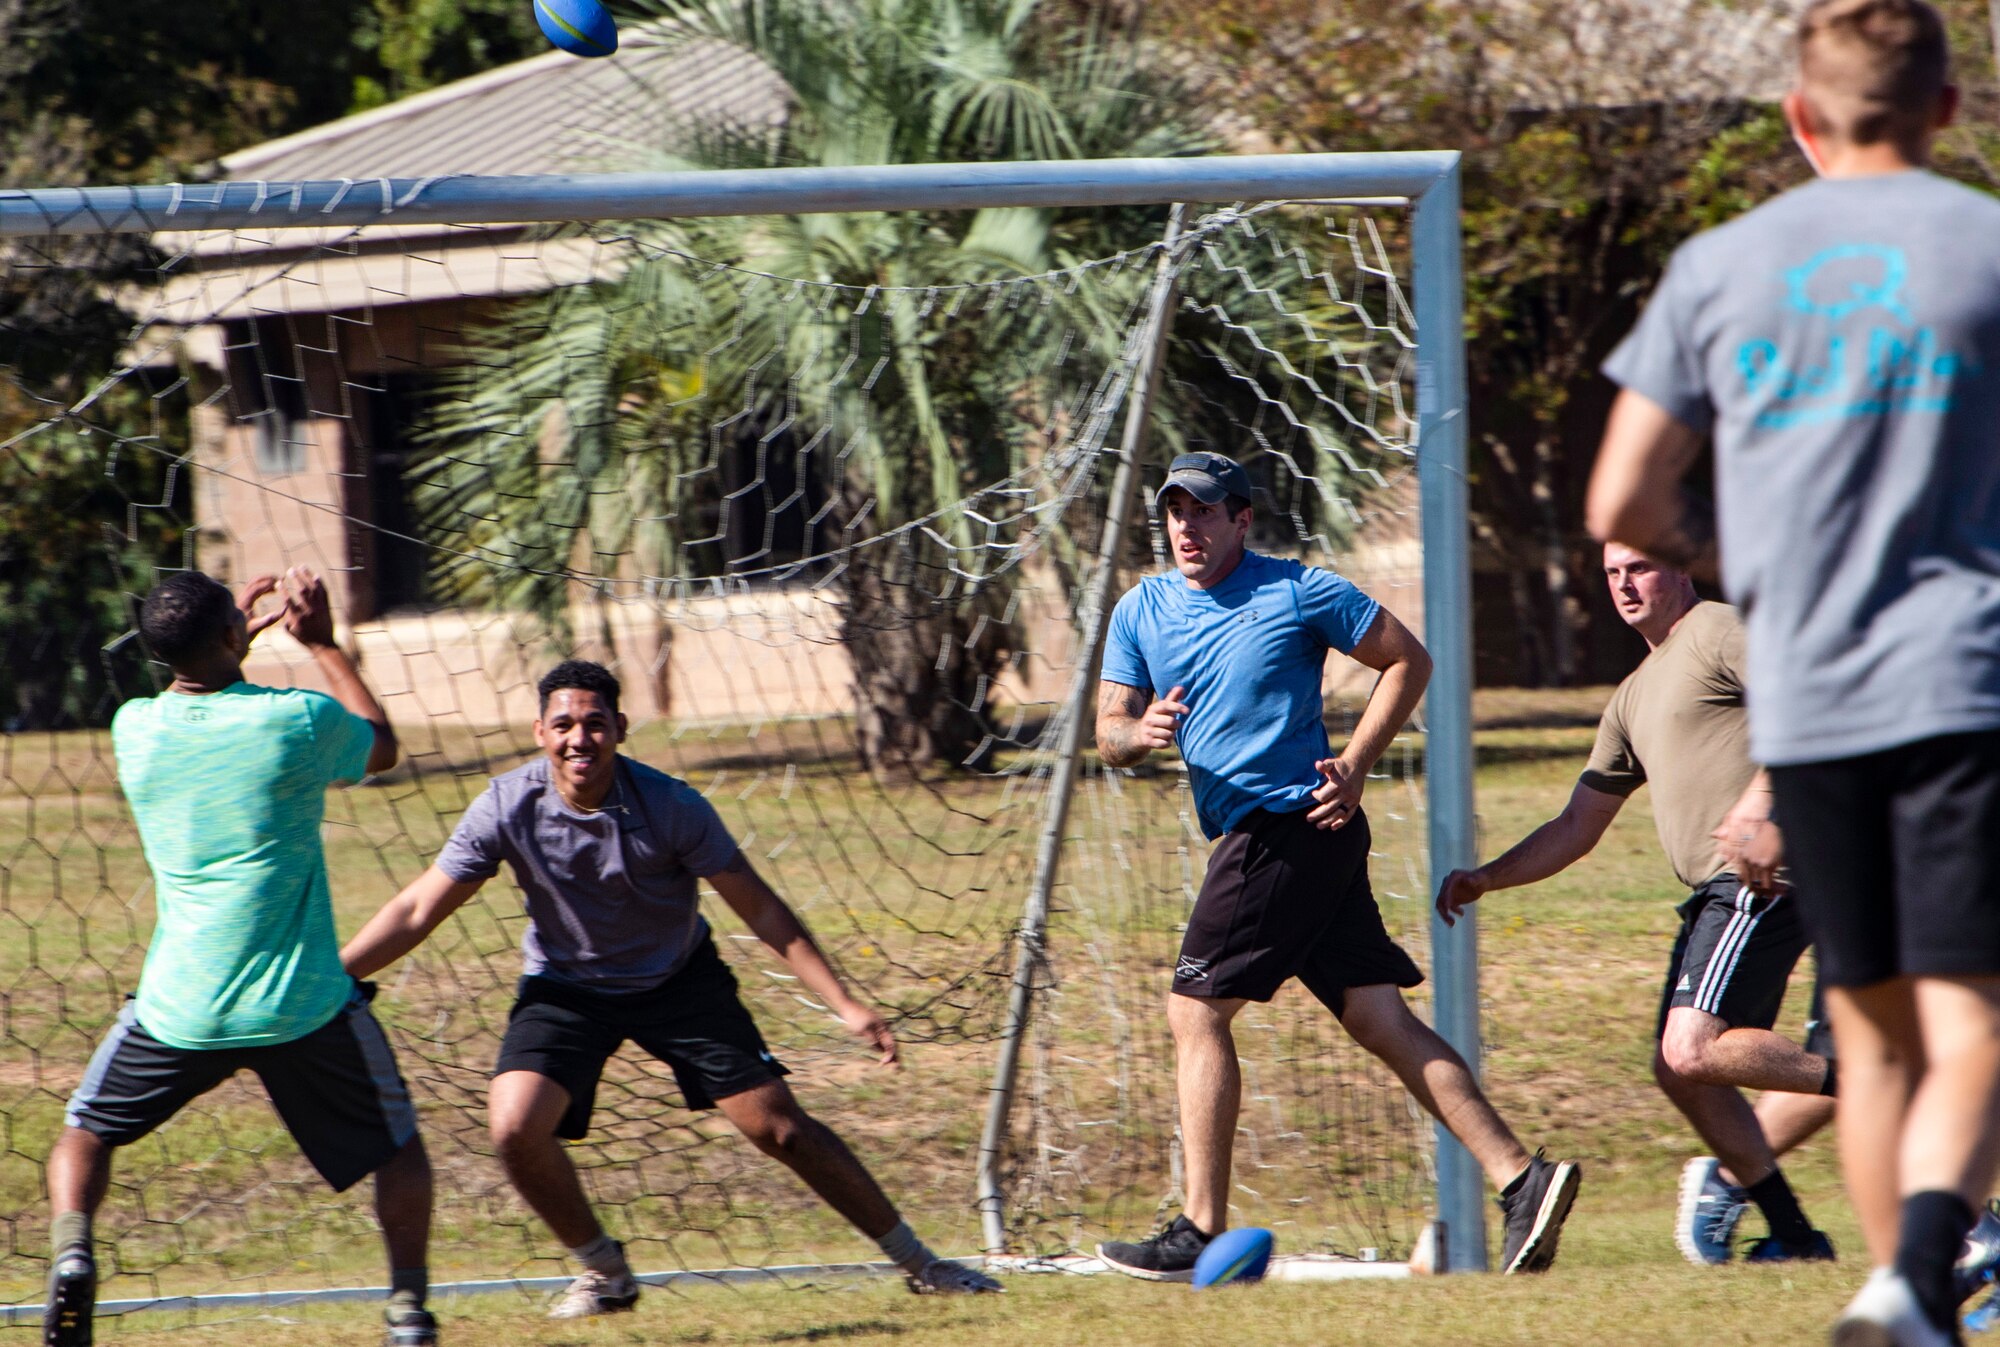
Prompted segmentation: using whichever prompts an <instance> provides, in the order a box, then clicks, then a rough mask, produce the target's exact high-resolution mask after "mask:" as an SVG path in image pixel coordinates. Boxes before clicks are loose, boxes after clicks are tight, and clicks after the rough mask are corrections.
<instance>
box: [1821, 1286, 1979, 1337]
mask: <svg viewBox="0 0 2000 1347" xmlns="http://www.w3.org/2000/svg"><path fill="white" fill-rule="evenodd" d="M1832 1347H1953V1343H1952V1339H1951V1337H1950V1335H1949V1334H1946V1333H1941V1332H1939V1331H1938V1328H1937V1325H1935V1324H1933V1323H1932V1322H1931V1321H1930V1320H1929V1319H1928V1318H1927V1317H1925V1315H1924V1312H1923V1309H1922V1307H1921V1306H1919V1305H1918V1304H1917V1295H1916V1292H1914V1291H1912V1290H1911V1289H1910V1284H1909V1283H1908V1282H1907V1281H1905V1280H1903V1278H1902V1276H1901V1275H1900V1274H1899V1273H1898V1272H1897V1271H1896V1270H1895V1269H1894V1268H1886V1267H1878V1268H1876V1269H1875V1271H1874V1272H1873V1273H1872V1274H1870V1276H1869V1278H1868V1280H1867V1281H1866V1282H1865V1283H1863V1284H1862V1287H1861V1289H1860V1290H1859V1291H1857V1292H1855V1294H1854V1299H1852V1300H1850V1301H1848V1302H1847V1308H1846V1309H1845V1310H1843V1311H1841V1315H1840V1318H1839V1319H1837V1320H1835V1321H1834V1325H1833V1339H1832Z"/></svg>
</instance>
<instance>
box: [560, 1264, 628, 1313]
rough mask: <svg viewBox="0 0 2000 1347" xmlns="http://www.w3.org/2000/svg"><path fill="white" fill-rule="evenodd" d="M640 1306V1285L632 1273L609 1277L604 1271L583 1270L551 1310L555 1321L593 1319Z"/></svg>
mask: <svg viewBox="0 0 2000 1347" xmlns="http://www.w3.org/2000/svg"><path fill="white" fill-rule="evenodd" d="M638 1303H639V1282H638V1280H637V1279H636V1278H635V1277H633V1275H632V1274H631V1273H630V1272H621V1273H618V1274H617V1275H616V1276H611V1277H607V1276H605V1275H604V1274H603V1273H602V1272H592V1271H591V1270H590V1269H589V1268H585V1269H584V1270H583V1275H581V1276H580V1277H578V1278H577V1279H576V1280H575V1281H573V1282H571V1283H570V1284H569V1289H568V1290H567V1291H564V1292H563V1294H562V1299H561V1300H558V1301H557V1302H556V1303H555V1306H554V1308H552V1309H551V1310H550V1311H549V1318H551V1319H589V1318H593V1317H595V1316H597V1315H600V1314H617V1313H619V1312H620V1311H621V1310H629V1309H631V1308H632V1307H633V1306H634V1305H636V1304H638Z"/></svg>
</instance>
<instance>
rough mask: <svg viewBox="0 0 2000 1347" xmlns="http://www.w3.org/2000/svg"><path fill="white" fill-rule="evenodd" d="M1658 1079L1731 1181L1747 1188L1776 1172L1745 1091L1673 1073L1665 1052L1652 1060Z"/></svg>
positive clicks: (1771, 1150)
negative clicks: (1700, 1082)
mask: <svg viewBox="0 0 2000 1347" xmlns="http://www.w3.org/2000/svg"><path fill="white" fill-rule="evenodd" d="M1653 1079H1654V1080H1656V1081H1658V1082H1659V1086H1660V1091H1661V1093H1663V1094H1665V1095H1666V1096H1667V1098H1668V1099H1669V1100H1670V1101H1671V1102H1672V1103H1673V1106H1674V1107H1675V1108H1676V1109H1678V1110H1680V1114H1681V1116H1682V1117H1683V1118H1686V1119H1687V1120H1688V1124H1689V1125H1690V1126H1691V1127H1693V1128H1694V1130H1695V1134H1696V1135H1697V1136H1699V1137H1700V1138H1701V1139H1702V1141H1704V1142H1705V1143H1707V1145H1708V1148H1709V1150H1711V1151H1713V1152H1714V1153H1715V1157H1716V1159H1718V1160H1720V1161H1721V1162H1722V1166H1723V1168H1724V1170H1726V1171H1727V1173H1728V1181H1729V1182H1731V1183H1733V1184H1735V1185H1736V1186H1737V1187H1739V1188H1748V1187H1750V1186H1751V1185H1752V1184H1755V1183H1759V1182H1761V1181H1762V1180H1764V1179H1766V1178H1768V1177H1769V1176H1770V1175H1771V1174H1772V1173H1774V1172H1775V1171H1776V1170H1777V1168H1778V1157H1777V1153H1776V1150H1775V1148H1774V1147H1773V1146H1772V1145H1771V1144H1770V1142H1769V1140H1768V1138H1767V1137H1766V1136H1765V1134H1764V1129H1763V1127H1762V1126H1760V1125H1759V1123H1758V1120H1757V1113H1756V1110H1755V1109H1753V1108H1751V1107H1750V1101H1749V1100H1748V1099H1746V1098H1744V1097H1743V1092H1742V1091H1741V1090H1739V1089H1737V1088H1736V1087H1735V1086H1733V1085H1702V1084H1698V1083H1696V1082H1694V1081H1691V1080H1689V1079H1687V1078H1686V1077H1685V1076H1682V1075H1680V1074H1679V1073H1677V1072H1675V1071H1674V1069H1673V1068H1672V1066H1670V1065H1669V1064H1668V1062H1667V1058H1666V1054H1665V1053H1664V1052H1662V1053H1658V1054H1656V1055H1655V1056H1654V1058H1653ZM1827 1102H1829V1103H1831V1102H1832V1101H1831V1100H1828V1101H1827Z"/></svg>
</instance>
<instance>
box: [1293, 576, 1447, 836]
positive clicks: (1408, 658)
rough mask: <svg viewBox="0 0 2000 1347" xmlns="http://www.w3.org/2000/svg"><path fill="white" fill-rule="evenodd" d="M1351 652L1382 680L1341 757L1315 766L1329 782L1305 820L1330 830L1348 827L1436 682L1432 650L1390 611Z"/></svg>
mask: <svg viewBox="0 0 2000 1347" xmlns="http://www.w3.org/2000/svg"><path fill="white" fill-rule="evenodd" d="M1347 653H1348V655H1349V656H1351V657H1352V658H1353V659H1355V660H1357V661H1359V662H1360V663H1362V664H1364V665H1366V666H1367V667H1369V668H1371V669H1374V670H1375V671H1376V672H1378V673H1380V674H1381V675H1382V676H1381V677H1380V678H1378V679H1376V680H1375V687H1374V688H1373V690H1371V691H1370V692H1369V694H1368V705H1367V706H1365V707H1363V708H1362V710H1361V719H1360V720H1358V721H1356V722H1355V724H1354V732H1353V733H1352V734H1350V735H1348V736H1347V747H1345V748H1343V749H1341V750H1340V753H1339V754H1338V755H1337V756H1335V757H1331V758H1326V759H1323V760H1322V761H1320V762H1318V763H1315V764H1314V766H1316V767H1317V768H1318V769H1319V774H1320V775H1321V776H1322V777H1323V778H1325V780H1324V782H1323V784H1321V785H1320V786H1319V787H1318V788H1317V789H1316V790H1314V791H1313V798H1314V799H1315V800H1317V801H1319V803H1318V804H1316V805H1314V806H1313V808H1312V809H1311V811H1310V812H1308V813H1307V814H1306V818H1307V819H1308V820H1309V821H1311V822H1312V823H1313V824H1314V825H1315V826H1317V827H1321V828H1325V829H1327V830H1328V831H1329V832H1331V831H1334V830H1337V829H1340V828H1344V827H1346V826H1347V823H1348V820H1350V819H1352V818H1353V817H1354V811H1355V810H1357V809H1359V808H1360V807H1361V792H1362V789H1363V788H1364V787H1365V786H1366V785H1367V782H1368V773H1369V772H1371V771H1373V770H1374V767H1375V764H1376V763H1377V762H1379V761H1380V760H1381V757H1382V754H1383V753H1384V752H1386V751H1387V750H1388V747H1389V744H1390V742H1391V741H1392V740H1394V739H1395V737H1396V735H1397V733H1398V732H1399V731H1401V729H1402V728H1403V726H1404V725H1406V724H1407V723H1409V719H1410V715H1411V713H1412V712H1414V711H1415V710H1416V709H1417V703H1418V702H1419V701H1420V700H1422V699H1423V695H1424V686H1425V685H1426V684H1428V683H1429V682H1430V681H1431V656H1430V652H1429V651H1428V650H1425V649H1424V644H1423V642H1422V641H1419V640H1418V639H1417V638H1416V636H1415V634H1413V633H1412V632H1411V631H1410V629H1409V628H1408V627H1406V626H1404V625H1403V624H1402V622H1401V621H1400V620H1399V619H1398V618H1397V617H1396V615H1395V614H1394V613H1392V612H1390V611H1389V610H1388V609H1387V608H1379V609H1377V610H1376V612H1375V620H1374V621H1373V622H1371V623H1370V624H1369V626H1368V632H1367V634H1366V635H1365V636H1363V637H1362V638H1361V641H1360V643H1359V644H1358V645H1356V646H1355V647H1354V649H1352V650H1350V651H1348V652H1347Z"/></svg>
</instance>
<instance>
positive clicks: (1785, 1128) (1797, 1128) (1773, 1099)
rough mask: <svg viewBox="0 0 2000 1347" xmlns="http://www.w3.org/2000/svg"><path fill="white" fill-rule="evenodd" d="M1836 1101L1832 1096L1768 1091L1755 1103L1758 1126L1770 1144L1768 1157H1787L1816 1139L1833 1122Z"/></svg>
mask: <svg viewBox="0 0 2000 1347" xmlns="http://www.w3.org/2000/svg"><path fill="white" fill-rule="evenodd" d="M1838 1102H1839V1101H1837V1100H1835V1099H1834V1097H1833V1096H1832V1095H1825V1094H1786V1093H1783V1092H1781V1091H1777V1090H1771V1091H1767V1092H1766V1093H1765V1094H1764V1095H1763V1097H1762V1098H1760V1099H1758V1101H1757V1125H1758V1126H1759V1127H1760V1128H1762V1129H1763V1131H1764V1140H1766V1141H1768V1142H1769V1143H1770V1144H1771V1154H1773V1155H1776V1156H1779V1157H1783V1156H1787V1155H1790V1154H1791V1153H1792V1152H1793V1151H1795V1150H1797V1149H1798V1148H1799V1147H1801V1146H1803V1145H1805V1144H1806V1142H1808V1141H1810V1140H1811V1139H1812V1138H1813V1137H1814V1136H1817V1135H1818V1134H1819V1132H1820V1130H1821V1129H1822V1128H1824V1127H1825V1126H1826V1125H1827V1124H1828V1123H1830V1122H1832V1121H1833V1114H1834V1109H1835V1108H1836V1107H1837V1106H1838Z"/></svg>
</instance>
